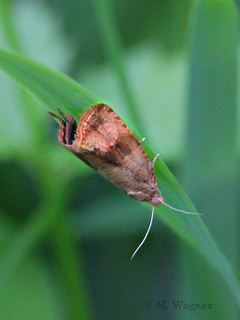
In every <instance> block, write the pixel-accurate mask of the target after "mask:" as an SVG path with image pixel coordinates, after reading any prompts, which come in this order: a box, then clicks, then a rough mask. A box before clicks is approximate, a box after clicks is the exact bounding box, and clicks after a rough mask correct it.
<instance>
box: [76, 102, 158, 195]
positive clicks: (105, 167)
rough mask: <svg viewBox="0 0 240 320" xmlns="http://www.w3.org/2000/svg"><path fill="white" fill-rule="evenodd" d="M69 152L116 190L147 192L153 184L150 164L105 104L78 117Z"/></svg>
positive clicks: (154, 178)
mask: <svg viewBox="0 0 240 320" xmlns="http://www.w3.org/2000/svg"><path fill="white" fill-rule="evenodd" d="M73 151H74V154H75V155H76V156H78V157H79V158H80V159H81V157H82V160H83V157H84V159H85V160H83V161H84V162H85V163H87V164H88V165H90V166H91V167H92V168H93V169H95V170H97V171H98V172H99V173H100V174H101V175H102V176H103V177H104V178H106V179H107V180H108V181H110V182H111V183H112V184H113V185H115V186H116V187H117V188H119V189H121V190H122V191H124V192H126V193H128V192H129V191H130V190H136V191H138V190H144V189H149V185H151V184H152V183H154V184H156V177H155V174H154V171H152V170H150V167H151V163H150V161H149V159H148V156H147V154H146V153H145V151H144V149H143V148H142V147H141V145H140V143H139V142H138V141H137V139H136V138H135V137H134V135H133V133H132V132H131V131H130V129H129V128H128V127H127V126H126V125H125V124H124V122H123V121H122V120H121V119H120V118H119V116H118V115H117V114H116V113H115V112H114V111H113V110H112V109H111V108H110V107H109V106H107V105H97V106H94V107H92V108H91V109H89V110H88V111H87V112H86V113H85V114H84V115H83V116H82V118H81V120H80V124H79V126H78V130H77V134H76V139H75V141H74V143H73Z"/></svg>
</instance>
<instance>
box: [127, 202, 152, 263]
mask: <svg viewBox="0 0 240 320" xmlns="http://www.w3.org/2000/svg"><path fill="white" fill-rule="evenodd" d="M154 208H155V207H154V206H153V208H152V214H151V220H150V223H149V226H148V229H147V232H146V234H145V236H144V238H143V240H142V242H141V243H140V245H139V246H138V247H137V249H136V250H135V251H134V253H133V255H132V257H131V260H132V259H133V257H134V256H135V254H136V253H137V252H138V250H139V249H140V248H141V246H142V245H143V243H144V242H145V240H146V239H147V236H148V234H149V231H150V229H151V226H152V222H153V217H154Z"/></svg>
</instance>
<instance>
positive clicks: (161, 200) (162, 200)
mask: <svg viewBox="0 0 240 320" xmlns="http://www.w3.org/2000/svg"><path fill="white" fill-rule="evenodd" d="M159 200H160V202H161V203H162V204H164V205H165V206H166V207H168V208H170V209H172V210H175V211H179V212H183V213H187V214H198V215H200V216H202V215H203V213H198V212H188V211H184V210H180V209H176V208H174V207H172V206H170V205H169V204H167V203H166V202H164V199H163V198H162V197H160V198H159Z"/></svg>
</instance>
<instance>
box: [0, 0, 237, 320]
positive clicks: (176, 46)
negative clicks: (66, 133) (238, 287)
mask: <svg viewBox="0 0 240 320" xmlns="http://www.w3.org/2000/svg"><path fill="white" fill-rule="evenodd" d="M237 6H238V3H237V2H236V3H234V2H233V1H230V0H203V1H197V0H196V1H188V0H186V1H177V0H168V1H165V0H150V1H147V0H139V1H137V0H134V1H126V0H115V1H111V0H92V1H86V0H78V1H77V0H72V1H64V0H58V1H54V0H49V1H33V0H32V1H30V0H29V1H7V0H5V1H3V0H0V26H1V28H0V44H1V48H5V49H10V50H14V51H16V52H18V53H21V54H24V55H25V56H26V57H29V58H31V59H33V60H35V61H39V62H41V63H43V64H44V65H46V66H49V67H51V68H53V69H56V70H59V71H62V72H64V73H66V74H68V75H69V76H71V77H72V78H74V79H75V80H77V81H78V82H79V83H81V84H82V85H83V86H85V87H86V88H88V89H89V90H90V91H91V92H92V93H93V94H94V95H96V96H98V97H99V98H100V99H102V100H103V101H105V102H106V103H108V104H109V105H110V106H113V107H114V109H115V110H116V111H117V112H118V113H119V114H120V115H121V116H123V117H124V119H127V121H128V123H129V124H130V125H131V127H133V128H134V129H135V130H136V131H137V132H138V134H139V135H140V136H145V137H146V139H147V142H148V145H149V146H150V147H151V148H152V150H154V151H155V152H156V153H160V156H161V158H162V159H163V161H164V162H165V163H166V164H167V166H168V167H169V168H170V169H171V171H172V172H173V173H174V175H175V176H176V177H177V178H178V180H179V181H180V182H181V184H182V185H183V186H184V188H185V189H186V191H187V193H188V195H189V196H190V198H191V200H192V201H193V203H194V205H195V206H196V208H197V210H198V212H203V213H204V216H203V217H202V218H203V220H204V222H205V223H206V225H207V227H208V228H209V230H210V232H211V233H212V235H213V237H214V239H215V240H216V242H217V244H218V246H219V247H220V248H221V250H222V251H223V252H224V254H225V255H226V257H227V259H228V261H229V263H230V264H231V265H232V267H233V268H234V269H235V270H236V272H238V269H239V218H238V216H239V196H238V195H239V188H238V185H239V169H238V162H239V161H238V158H239V152H238V146H239V129H238V127H239V125H238V124H239V112H238V109H239V108H238V104H239V102H238V92H239V89H238V87H239V85H238V60H239V49H238V38H239V35H238V33H239V31H238V26H237V23H238V16H237V13H238V12H237ZM116 49H117V52H116V51H114V50H116ZM119 56H121V57H123V64H122V63H121V61H120V60H119V59H118V57H119ZM126 84H127V86H128V91H126V90H124V88H125V87H126ZM0 101H1V107H0V136H1V143H0V182H1V183H0V218H1V223H0V242H1V245H0V254H1V257H0V270H1V271H2V273H1V274H0V318H1V320H8V319H9V320H10V319H11V320H12V319H14V320H18V319H19V320H20V319H24V320H28V319H49V320H52V319H54V320H55V319H138V320H140V319H188V318H189V319H203V318H204V319H239V309H238V308H237V306H236V304H235V303H234V300H233V297H232V296H231V295H230V294H229V291H228V289H227V287H226V284H225V283H224V281H223V279H221V278H219V276H218V275H216V271H215V270H214V269H212V268H211V266H210V265H208V264H207V263H206V262H205V261H203V260H202V258H200V257H199V256H198V255H197V254H196V253H195V252H194V251H193V249H190V248H189V247H188V246H186V244H183V243H182V242H181V241H180V240H179V238H178V237H176V235H174V234H173V233H172V231H171V230H170V229H169V228H168V227H167V226H166V225H164V224H163V223H162V222H161V220H160V219H158V217H156V218H155V220H154V224H153V228H152V230H151V233H150V235H149V237H148V239H147V242H146V243H145V244H144V246H143V247H142V248H141V250H140V251H139V252H138V254H137V255H136V257H135V258H134V259H133V261H130V257H131V255H132V253H133V251H134V250H135V248H136V247H137V245H138V244H139V242H140V241H141V240H142V238H143V235H144V233H145V231H146V229H147V226H148V223H149V213H150V211H151V208H150V206H149V207H146V206H143V205H142V204H141V203H137V202H136V201H134V200H133V199H130V198H128V197H126V196H124V195H123V194H122V193H121V192H120V191H118V190H116V189H115V188H113V187H112V186H111V185H110V184H109V183H108V182H106V181H105V180H104V179H103V178H102V177H100V176H99V175H98V174H97V173H96V172H94V171H93V170H92V169H90V168H88V167H86V165H85V164H84V163H82V162H81V161H79V160H78V159H77V158H75V157H73V156H72V155H71V154H70V153H68V152H67V151H66V150H65V149H64V148H62V147H61V146H60V144H59V143H58V142H57V129H58V126H57V124H56V123H55V121H53V120H52V119H51V117H50V116H49V114H48V113H47V112H46V110H44V109H43V108H42V107H41V106H40V104H38V103H37V102H36V101H34V100H33V99H32V98H31V97H30V96H26V95H25V94H23V92H22V90H21V89H19V88H18V87H17V86H16V84H15V83H14V82H13V81H12V80H10V79H9V78H8V77H7V76H6V75H5V74H4V73H2V72H1V74H0ZM130 104H132V105H135V106H137V108H136V109H135V111H134V112H133V111H132V110H134V109H133V108H129V105H130ZM26 105H28V106H29V107H28V108H27V107H26ZM29 114H30V116H29ZM31 117H34V118H36V119H37V125H36V123H35V124H34V125H32V123H31ZM38 154H39V158H40V160H41V161H38V163H35V162H34V161H35V160H34V159H36V156H38ZM163 196H164V195H163ZM49 204H50V205H49ZM179 209H181V208H179ZM39 212H40V213H41V212H42V214H43V216H48V217H49V220H48V222H47V223H45V224H42V223H41V221H39V220H38V219H39V218H36V217H39V215H38V214H37V213H39ZM54 212H57V214H58V215H57V217H58V219H56V221H55V220H54V221H52V220H51V219H54V218H51V217H55V215H54ZM171 214H173V215H175V214H179V213H177V212H172V213H171ZM162 301H166V306H167V307H168V308H167V309H163V308H160V306H159V303H160V302H162ZM172 301H184V304H187V305H188V306H189V305H190V304H195V303H198V304H201V305H202V304H213V307H212V308H211V309H209V308H208V309H201V310H199V309H198V310H195V311H190V310H189V309H183V308H182V309H178V308H177V309H176V308H175V307H174V304H173V302H172ZM149 302H150V303H149Z"/></svg>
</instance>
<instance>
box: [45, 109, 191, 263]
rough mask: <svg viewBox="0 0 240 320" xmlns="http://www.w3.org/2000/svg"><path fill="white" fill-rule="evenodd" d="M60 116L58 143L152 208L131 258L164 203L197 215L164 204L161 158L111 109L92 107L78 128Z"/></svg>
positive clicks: (68, 117) (75, 124) (69, 118)
mask: <svg viewBox="0 0 240 320" xmlns="http://www.w3.org/2000/svg"><path fill="white" fill-rule="evenodd" d="M59 113H60V115H61V117H59V116H58V115H56V114H53V113H51V112H50V114H51V115H52V116H53V117H55V118H57V119H59V120H60V128H59V134H58V140H59V142H60V143H61V144H62V145H63V146H64V147H65V148H66V149H68V150H69V151H71V152H72V153H73V154H74V155H75V156H77V157H78V158H79V159H81V160H82V161H84V162H85V163H86V164H87V165H88V166H90V167H91V168H93V169H94V170H96V171H98V172H99V173H100V174H101V175H102V176H103V177H104V178H105V179H107V180H108V181H109V182H111V183H112V184H113V185H114V186H115V187H117V188H118V189H120V190H122V191H123V192H124V193H126V194H127V195H128V196H130V197H132V198H134V199H135V200H138V201H145V202H148V203H150V204H151V205H152V206H153V209H152V215H151V220H150V224H149V227H148V230H147V232H146V235H145V237H144V238H143V240H142V242H141V243H140V245H139V246H138V248H137V249H136V250H135V252H134V253H133V255H132V258H133V257H134V255H135V254H136V253H137V251H138V250H139V248H140V247H141V246H142V244H143V243H144V241H145V240H146V238H147V236H148V233H149V231H150V228H151V225H152V221H153V216H154V208H155V206H159V205H160V204H161V203H162V204H164V205H166V206H168V207H170V208H171V209H173V210H177V211H180V212H184V213H188V214H195V213H192V212H186V211H183V210H179V209H175V208H173V207H171V206H169V205H168V204H166V203H165V202H164V199H163V197H162V196H161V193H160V191H159V189H158V185H157V178H156V175H155V172H154V163H155V161H156V159H157V158H158V156H159V155H156V157H155V158H154V159H153V161H152V162H151V161H150V160H149V158H148V156H147V154H146V152H145V151H144V149H143V148H142V146H141V142H142V141H144V140H145V139H142V140H141V141H140V142H139V141H138V140H137V139H136V138H135V136H134V135H133V133H132V132H131V130H130V129H129V128H128V127H127V126H126V125H125V123H124V122H123V121H122V120H121V119H120V117H119V116H118V115H117V114H116V112H114V111H113V110H112V109H111V108H110V107H109V106H108V105H106V104H98V105H95V106H93V107H91V108H90V109H88V110H87V111H86V112H85V113H84V114H83V115H82V116H81V117H80V122H79V124H77V123H76V121H75V120H74V118H73V117H72V116H69V115H64V114H63V113H62V112H61V111H60V110H59ZM132 258H131V259H132Z"/></svg>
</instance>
